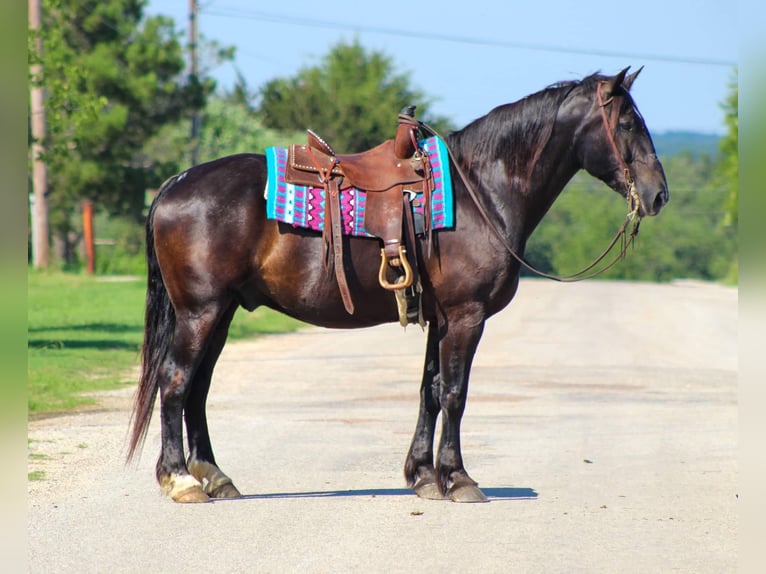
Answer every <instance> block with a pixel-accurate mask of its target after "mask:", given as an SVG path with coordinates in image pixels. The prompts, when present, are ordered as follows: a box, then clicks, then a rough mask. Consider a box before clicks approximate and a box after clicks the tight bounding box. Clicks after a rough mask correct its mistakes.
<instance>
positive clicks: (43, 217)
mask: <svg viewBox="0 0 766 574" xmlns="http://www.w3.org/2000/svg"><path fill="white" fill-rule="evenodd" d="M28 8H29V28H30V29H31V30H33V32H34V33H35V34H38V35H37V37H36V38H35V50H37V53H38V55H40V56H42V53H43V42H42V39H41V38H40V36H39V32H40V20H41V14H42V10H41V8H40V0H29V3H28ZM30 71H31V73H32V77H33V78H34V82H35V84H36V83H37V82H39V81H40V80H42V74H43V67H42V64H35V65H34V66H32V68H31V70H30ZM35 84H33V85H32V102H31V110H30V111H31V114H32V138H33V139H34V142H33V143H32V197H31V201H30V203H31V208H32V265H33V266H34V267H35V268H36V269H45V268H47V267H48V265H49V263H50V244H49V242H48V169H47V166H46V165H45V161H44V160H43V159H42V154H43V153H44V152H45V145H44V141H45V88H43V87H42V86H39V85H35Z"/></svg>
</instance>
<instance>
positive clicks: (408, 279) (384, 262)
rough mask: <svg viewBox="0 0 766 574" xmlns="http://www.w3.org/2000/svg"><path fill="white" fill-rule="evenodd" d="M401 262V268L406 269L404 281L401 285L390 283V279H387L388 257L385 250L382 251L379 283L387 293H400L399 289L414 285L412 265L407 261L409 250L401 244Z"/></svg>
mask: <svg viewBox="0 0 766 574" xmlns="http://www.w3.org/2000/svg"><path fill="white" fill-rule="evenodd" d="M399 261H400V264H401V266H402V267H404V280H403V281H402V282H401V283H390V282H389V281H388V279H386V269H387V268H388V256H387V255H386V250H385V249H381V250H380V270H379V271H378V282H379V283H380V286H381V287H383V289H386V290H387V291H398V290H399V289H406V288H407V287H410V286H411V285H412V267H410V263H409V261H407V250H406V249H405V248H404V246H403V245H402V244H399ZM397 267H398V265H397Z"/></svg>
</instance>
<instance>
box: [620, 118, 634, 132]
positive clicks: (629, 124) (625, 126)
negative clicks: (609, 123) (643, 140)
mask: <svg viewBox="0 0 766 574" xmlns="http://www.w3.org/2000/svg"><path fill="white" fill-rule="evenodd" d="M619 125H620V129H621V130H624V131H626V132H632V131H633V127H634V126H635V124H634V122H633V120H631V119H626V120H620V123H619Z"/></svg>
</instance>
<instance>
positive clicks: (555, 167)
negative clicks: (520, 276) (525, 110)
mask: <svg viewBox="0 0 766 574" xmlns="http://www.w3.org/2000/svg"><path fill="white" fill-rule="evenodd" d="M569 131H571V132H572V133H567V132H569ZM573 138H574V130H567V129H566V128H563V129H560V127H559V126H555V130H554V136H553V137H552V139H551V140H549V141H548V142H547V144H546V145H545V147H544V148H543V149H542V150H541V151H540V153H539V156H538V157H537V158H536V161H535V165H534V169H533V170H532V173H531V174H521V173H513V172H514V171H515V170H514V169H511V168H508V167H507V166H509V165H513V164H514V162H513V161H511V160H505V161H504V163H503V168H502V169H501V167H500V165H499V163H498V162H496V161H492V160H490V161H486V160H485V161H478V162H476V161H468V162H466V161H461V165H462V166H463V170H464V171H465V172H467V173H468V174H469V179H470V180H471V182H472V184H473V185H474V187H475V189H476V191H477V194H478V195H479V199H480V200H481V201H482V202H483V203H486V206H485V207H486V210H487V211H488V212H491V213H490V217H491V219H492V220H493V221H496V222H497V224H499V226H500V227H501V228H502V229H500V231H501V232H502V233H504V235H505V236H506V237H508V238H509V239H510V240H511V242H512V243H515V244H519V243H522V244H523V243H524V242H526V239H527V238H528V237H529V236H530V235H531V234H532V232H533V231H534V229H535V228H536V227H537V225H538V224H539V223H540V221H541V220H542V218H543V216H544V215H545V214H546V213H547V211H548V210H549V209H550V207H551V205H553V202H554V201H555V200H556V198H557V197H558V196H559V194H560V193H561V191H562V190H563V189H564V187H565V186H566V184H567V183H568V182H569V180H570V179H572V177H574V175H575V173H577V171H578V170H579V169H580V166H579V162H578V160H577V156H576V153H575V151H574V148H573V146H572V145H570V143H571V141H572V139H573ZM461 151H464V150H461ZM511 153H515V152H513V151H511ZM460 155H461V156H462V158H465V157H466V154H464V153H461V154H460ZM530 155H531V154H530ZM515 163H516V164H517V165H518V163H519V162H515ZM516 170H518V171H520V170H521V168H516Z"/></svg>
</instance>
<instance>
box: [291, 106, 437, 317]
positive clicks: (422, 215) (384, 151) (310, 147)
mask: <svg viewBox="0 0 766 574" xmlns="http://www.w3.org/2000/svg"><path fill="white" fill-rule="evenodd" d="M414 111H415V106H407V107H406V108H404V109H403V110H402V111H401V113H400V114H399V116H398V126H397V129H396V136H395V138H394V139H391V140H387V141H385V142H383V143H382V144H380V145H378V146H376V147H374V148H372V149H370V150H368V151H365V152H362V153H356V154H337V153H335V151H334V150H333V148H332V147H331V146H330V145H329V144H328V143H327V142H326V141H324V140H323V139H322V138H321V137H319V136H318V135H317V134H316V133H314V132H313V131H311V130H308V143H307V144H303V145H301V144H293V145H291V146H290V147H289V148H288V152H287V158H286V159H287V161H286V165H285V169H284V181H285V182H287V183H289V184H293V185H299V186H312V187H321V188H323V189H324V195H325V197H324V199H325V201H324V206H325V213H324V226H323V237H324V241H325V251H324V253H325V265H326V266H327V267H328V269H329V268H330V267H332V268H334V270H335V277H336V279H337V282H338V287H339V289H340V292H341V296H342V298H343V304H344V306H345V308H346V311H348V313H349V314H353V313H354V303H353V300H352V298H351V292H350V290H349V287H348V283H347V280H346V273H345V270H344V266H343V241H342V234H343V226H344V224H343V220H342V216H341V200H340V196H341V191H342V190H346V189H349V188H356V189H357V190H363V191H364V192H365V193H366V205H365V210H364V228H365V230H366V233H367V234H368V236H372V237H377V238H379V239H380V240H381V241H382V248H381V251H380V253H381V262H380V269H379V272H378V281H379V283H380V286H381V287H382V288H383V289H386V290H388V291H392V292H393V293H394V295H395V296H396V300H397V307H398V309H399V322H400V323H401V324H402V325H404V326H406V325H407V324H409V323H419V324H420V325H421V326H424V325H425V322H424V320H423V316H422V310H421V305H420V293H421V291H422V287H421V285H420V279H419V270H418V265H417V246H416V243H415V242H416V234H430V231H431V213H430V209H431V196H432V193H433V190H434V178H433V174H432V170H431V164H430V162H429V159H428V156H427V154H426V153H425V152H424V150H423V149H422V148H421V146H420V145H419V143H418V130H419V127H420V123H419V122H418V121H417V120H416V119H415V117H414ZM418 197H422V207H423V210H422V212H417V213H415V214H413V203H412V202H413V201H416V202H417V201H421V200H418V199H416V198H418ZM417 207H421V206H420V205H417Z"/></svg>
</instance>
